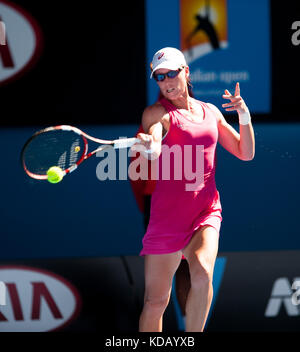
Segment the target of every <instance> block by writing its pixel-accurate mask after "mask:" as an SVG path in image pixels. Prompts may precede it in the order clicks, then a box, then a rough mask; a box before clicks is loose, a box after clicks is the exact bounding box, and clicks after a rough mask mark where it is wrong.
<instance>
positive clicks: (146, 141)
mask: <svg viewBox="0 0 300 352" xmlns="http://www.w3.org/2000/svg"><path fill="white" fill-rule="evenodd" d="M137 138H138V139H139V140H140V143H139V144H141V145H143V146H145V148H146V149H152V148H153V136H152V135H151V134H146V133H139V134H138V135H137Z"/></svg>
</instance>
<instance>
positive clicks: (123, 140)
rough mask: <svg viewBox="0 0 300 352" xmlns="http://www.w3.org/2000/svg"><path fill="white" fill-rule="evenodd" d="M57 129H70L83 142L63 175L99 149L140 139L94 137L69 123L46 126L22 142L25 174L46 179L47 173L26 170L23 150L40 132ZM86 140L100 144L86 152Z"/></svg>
mask: <svg viewBox="0 0 300 352" xmlns="http://www.w3.org/2000/svg"><path fill="white" fill-rule="evenodd" d="M58 130H62V131H72V132H74V133H76V134H78V135H79V136H80V137H81V138H82V139H83V142H84V150H83V153H82V155H81V157H80V159H79V160H78V161H77V162H75V163H74V165H71V166H70V167H69V168H67V169H65V170H63V172H64V176H65V175H66V174H68V173H71V172H73V171H74V170H76V169H77V167H78V166H79V165H80V164H81V163H82V162H83V161H84V160H86V159H88V158H89V157H91V156H92V155H94V154H96V153H97V152H99V151H102V150H104V149H106V148H109V147H113V148H114V149H121V148H129V147H131V146H132V145H133V144H135V143H138V142H139V141H140V140H139V139H138V138H134V137H133V138H121V139H114V140H105V139H100V138H95V137H92V136H90V135H88V134H87V133H85V132H83V131H81V130H80V129H79V128H77V127H74V126H70V125H58V126H52V127H46V128H44V129H42V130H39V131H37V132H35V133H34V134H33V135H32V136H31V137H30V138H29V139H28V141H27V142H26V143H25V144H24V146H23V148H22V151H21V162H22V166H23V169H24V170H25V172H26V174H27V175H28V176H30V177H31V178H34V179H37V180H47V179H48V175H38V174H35V173H32V172H31V171H29V170H28V168H27V167H26V164H25V161H24V157H23V155H24V152H25V150H26V147H27V146H28V144H29V143H30V142H31V141H32V140H33V139H34V138H35V137H36V136H38V135H40V134H42V133H46V132H51V131H58ZM88 140H91V141H93V142H95V143H98V144H101V146H100V147H98V148H96V149H95V150H93V151H91V152H90V153H88ZM53 166H54V165H53Z"/></svg>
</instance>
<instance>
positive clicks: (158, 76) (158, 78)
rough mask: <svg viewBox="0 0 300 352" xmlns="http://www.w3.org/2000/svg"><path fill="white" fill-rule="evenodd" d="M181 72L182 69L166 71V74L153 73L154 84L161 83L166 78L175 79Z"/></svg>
mask: <svg viewBox="0 0 300 352" xmlns="http://www.w3.org/2000/svg"><path fill="white" fill-rule="evenodd" d="M182 70H183V67H181V68H179V69H178V70H172V71H168V72H167V73H153V78H154V79H155V80H156V82H162V81H164V80H165V78H166V77H169V78H175V77H177V76H178V75H179V73H180V71H182Z"/></svg>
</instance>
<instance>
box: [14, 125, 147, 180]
mask: <svg viewBox="0 0 300 352" xmlns="http://www.w3.org/2000/svg"><path fill="white" fill-rule="evenodd" d="M88 140H90V141H93V142H95V143H98V144H100V146H99V147H98V148H96V149H95V150H93V151H91V152H88ZM139 141H140V140H139V139H138V138H123V139H122V138H121V139H116V140H104V139H99V138H95V137H92V136H89V135H88V134H86V133H84V132H83V131H81V130H80V129H79V128H77V127H73V126H69V125H60V126H54V127H47V128H45V129H43V130H40V131H38V132H36V133H34V134H33V135H32V136H31V137H30V138H29V139H28V141H27V142H26V143H25V145H24V147H23V149H22V152H21V162H22V166H23V168H24V170H25V172H26V174H27V175H28V176H30V177H31V178H34V179H36V180H47V179H48V175H47V171H48V170H49V168H51V167H53V166H58V167H59V168H61V170H62V171H63V175H64V176H65V175H66V174H69V173H71V172H73V171H74V170H76V169H77V167H78V166H79V165H80V164H81V163H82V162H83V161H84V160H86V159H88V158H90V157H91V156H93V155H95V154H96V153H97V152H99V151H102V150H104V149H106V148H111V147H113V148H115V149H120V148H129V147H131V146H132V145H133V144H135V143H137V142H139Z"/></svg>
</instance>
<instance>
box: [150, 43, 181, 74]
mask: <svg viewBox="0 0 300 352" xmlns="http://www.w3.org/2000/svg"><path fill="white" fill-rule="evenodd" d="M182 65H183V66H187V63H186V61H185V58H184V55H183V53H182V52H181V51H180V50H178V49H176V48H170V47H167V48H163V49H160V50H158V51H157V52H156V53H155V54H154V56H153V59H152V62H151V64H150V66H151V70H152V72H151V75H150V78H152V76H153V73H154V72H155V71H156V70H158V69H160V68H167V69H169V70H177V69H178V68H179V67H180V66H182Z"/></svg>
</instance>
